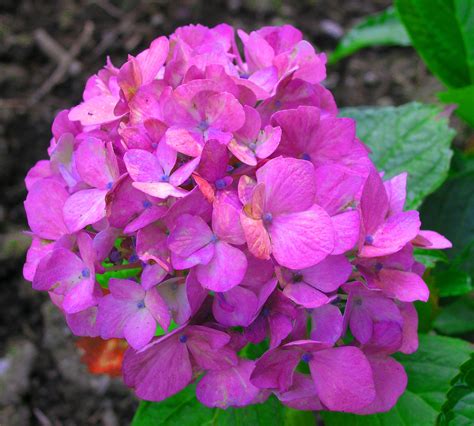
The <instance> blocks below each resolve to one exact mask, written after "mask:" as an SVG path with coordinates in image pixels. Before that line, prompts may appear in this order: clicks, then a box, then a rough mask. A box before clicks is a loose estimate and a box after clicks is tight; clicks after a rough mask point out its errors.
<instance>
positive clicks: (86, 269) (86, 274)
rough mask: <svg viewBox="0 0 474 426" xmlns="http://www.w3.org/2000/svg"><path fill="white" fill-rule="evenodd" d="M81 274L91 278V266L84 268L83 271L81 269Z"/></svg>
mask: <svg viewBox="0 0 474 426" xmlns="http://www.w3.org/2000/svg"><path fill="white" fill-rule="evenodd" d="M81 275H82V276H83V277H84V278H89V277H90V276H91V271H89V268H84V269H83V270H82V271H81Z"/></svg>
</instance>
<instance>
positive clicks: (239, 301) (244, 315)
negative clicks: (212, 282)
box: [212, 286, 259, 327]
mask: <svg viewBox="0 0 474 426" xmlns="http://www.w3.org/2000/svg"><path fill="white" fill-rule="evenodd" d="M258 309H259V303H258V298H257V296H256V295H255V294H254V293H253V292H252V291H250V290H248V289H246V288H244V287H242V286H236V287H234V288H232V289H230V290H229V291H226V292H224V293H216V294H215V296H214V300H213V304H212V313H213V315H214V317H215V319H216V320H217V321H218V322H219V323H220V324H222V325H225V326H229V327H231V326H232V327H233V326H242V327H247V326H249V325H250V324H251V323H252V321H253V320H254V319H255V317H256V315H257V313H258Z"/></svg>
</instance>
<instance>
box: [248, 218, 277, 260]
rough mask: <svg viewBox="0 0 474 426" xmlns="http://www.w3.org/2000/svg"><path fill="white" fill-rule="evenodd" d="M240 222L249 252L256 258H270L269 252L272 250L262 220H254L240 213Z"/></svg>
mask: <svg viewBox="0 0 474 426" xmlns="http://www.w3.org/2000/svg"><path fill="white" fill-rule="evenodd" d="M240 223H241V224H242V229H243V230H244V234H245V239H246V241H247V247H248V249H249V251H250V253H252V254H253V255H254V256H255V257H257V258H258V259H270V253H271V252H272V246H271V242H270V236H269V235H268V232H267V230H266V229H265V226H264V225H263V222H262V220H260V219H259V220H255V219H252V218H250V217H248V216H247V215H246V214H245V213H241V214H240Z"/></svg>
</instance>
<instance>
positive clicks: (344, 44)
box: [329, 7, 411, 64]
mask: <svg viewBox="0 0 474 426" xmlns="http://www.w3.org/2000/svg"><path fill="white" fill-rule="evenodd" d="M410 44H411V42H410V38H409V37H408V34H407V32H406V30H405V27H404V26H403V25H402V23H401V22H400V19H399V18H398V16H397V13H396V11H395V9H394V8H393V7H389V8H388V9H387V10H384V11H383V12H381V13H379V14H377V15H372V16H368V17H367V18H365V19H364V21H362V22H360V23H359V24H358V25H356V26H355V27H354V28H352V29H351V30H349V32H348V33H347V34H346V35H345V36H344V37H343V38H342V39H341V41H340V42H339V44H338V46H337V47H336V50H334V52H332V54H330V55H329V63H330V64H333V63H335V62H337V61H339V60H341V59H342V58H345V57H346V56H349V55H352V54H353V53H355V52H357V51H358V50H360V49H363V48H364V47H371V46H409V45H410Z"/></svg>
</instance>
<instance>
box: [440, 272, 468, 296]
mask: <svg viewBox="0 0 474 426" xmlns="http://www.w3.org/2000/svg"><path fill="white" fill-rule="evenodd" d="M433 276H434V281H435V286H436V287H437V289H438V292H439V295H440V296H441V297H449V296H462V295H463V294H466V293H469V292H470V291H471V290H472V283H471V282H472V280H471V277H470V276H469V274H468V273H467V272H465V271H463V270H461V269H459V268H457V267H456V266H454V265H450V266H448V267H447V268H439V269H436V270H435V271H434V273H433Z"/></svg>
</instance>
